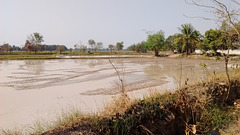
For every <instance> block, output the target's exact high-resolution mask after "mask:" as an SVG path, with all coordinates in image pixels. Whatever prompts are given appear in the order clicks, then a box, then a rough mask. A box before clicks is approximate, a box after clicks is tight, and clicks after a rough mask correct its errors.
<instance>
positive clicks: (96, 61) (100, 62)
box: [88, 59, 105, 68]
mask: <svg viewBox="0 0 240 135" xmlns="http://www.w3.org/2000/svg"><path fill="white" fill-rule="evenodd" d="M103 64H105V62H104V61H103V60H101V59H91V60H88V66H89V68H94V67H95V66H99V65H103Z"/></svg>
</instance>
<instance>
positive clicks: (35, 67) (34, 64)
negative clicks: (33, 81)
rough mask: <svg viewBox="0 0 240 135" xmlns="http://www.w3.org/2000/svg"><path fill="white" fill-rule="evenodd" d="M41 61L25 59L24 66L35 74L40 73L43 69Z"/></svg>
mask: <svg viewBox="0 0 240 135" xmlns="http://www.w3.org/2000/svg"><path fill="white" fill-rule="evenodd" d="M43 63H44V61H43V60H26V61H25V66H26V67H27V70H29V71H32V72H33V73H34V74H35V75H40V74H41V73H42V72H43V70H44V66H43Z"/></svg>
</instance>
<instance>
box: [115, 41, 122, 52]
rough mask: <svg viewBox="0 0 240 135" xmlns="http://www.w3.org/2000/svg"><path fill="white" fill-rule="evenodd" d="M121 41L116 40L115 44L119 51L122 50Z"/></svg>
mask: <svg viewBox="0 0 240 135" xmlns="http://www.w3.org/2000/svg"><path fill="white" fill-rule="evenodd" d="M123 43H124V42H117V44H116V49H117V50H118V51H120V50H122V49H123V47H124V46H123Z"/></svg>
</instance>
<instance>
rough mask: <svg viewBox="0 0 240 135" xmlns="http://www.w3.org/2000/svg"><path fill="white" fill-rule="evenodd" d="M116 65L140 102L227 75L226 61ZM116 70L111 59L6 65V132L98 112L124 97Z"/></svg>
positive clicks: (2, 79) (0, 68) (0, 71)
mask: <svg viewBox="0 0 240 135" xmlns="http://www.w3.org/2000/svg"><path fill="white" fill-rule="evenodd" d="M111 62H112V63H113V65H114V66H115V67H116V70H117V72H118V74H119V77H120V79H123V82H124V87H125V89H126V91H128V94H129V95H130V96H131V97H135V98H142V97H143V96H145V95H147V93H148V91H149V90H153V89H154V90H157V91H163V90H173V89H175V88H176V87H178V86H180V85H185V84H186V83H187V84H191V83H194V82H197V81H201V80H205V79H206V77H207V76H208V75H209V74H211V73H212V72H214V71H215V72H219V71H223V70H224V66H223V65H224V64H223V62H222V61H208V60H207V61H204V60H180V59H167V58H157V59H155V58H128V59H112V60H111ZM201 63H202V64H201ZM203 64H206V66H205V67H204V66H201V65H203ZM231 64H232V65H236V64H238V65H239V62H232V63H231ZM116 70H114V68H113V67H112V66H111V64H110V62H109V60H107V59H75V60H73V59H60V60H20V61H0V107H1V108H0V127H1V128H13V127H15V126H20V127H21V126H23V125H28V124H30V125H31V124H32V123H33V122H34V121H36V119H39V118H42V117H43V118H44V119H51V118H54V117H56V116H57V115H58V114H59V113H60V112H61V110H62V109H63V108H71V107H75V106H76V107H80V108H81V109H82V111H83V112H95V111H98V110H100V109H102V108H103V107H104V105H105V104H106V103H107V102H109V101H111V99H112V97H114V96H116V95H118V94H119V93H121V89H120V88H119V83H120V81H119V78H118V75H117V73H116Z"/></svg>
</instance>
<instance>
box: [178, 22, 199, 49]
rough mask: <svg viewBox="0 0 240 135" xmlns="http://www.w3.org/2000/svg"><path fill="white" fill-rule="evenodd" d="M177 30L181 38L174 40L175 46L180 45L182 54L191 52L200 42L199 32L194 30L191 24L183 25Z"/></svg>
mask: <svg viewBox="0 0 240 135" xmlns="http://www.w3.org/2000/svg"><path fill="white" fill-rule="evenodd" d="M179 30H180V32H181V34H182V36H179V38H178V39H176V40H175V44H180V45H181V47H182V52H187V54H189V53H190V52H193V51H194V49H195V48H196V45H197V43H198V42H199V40H200V33H199V31H197V30H195V28H194V27H193V26H192V25H191V24H183V25H181V28H179Z"/></svg>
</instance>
